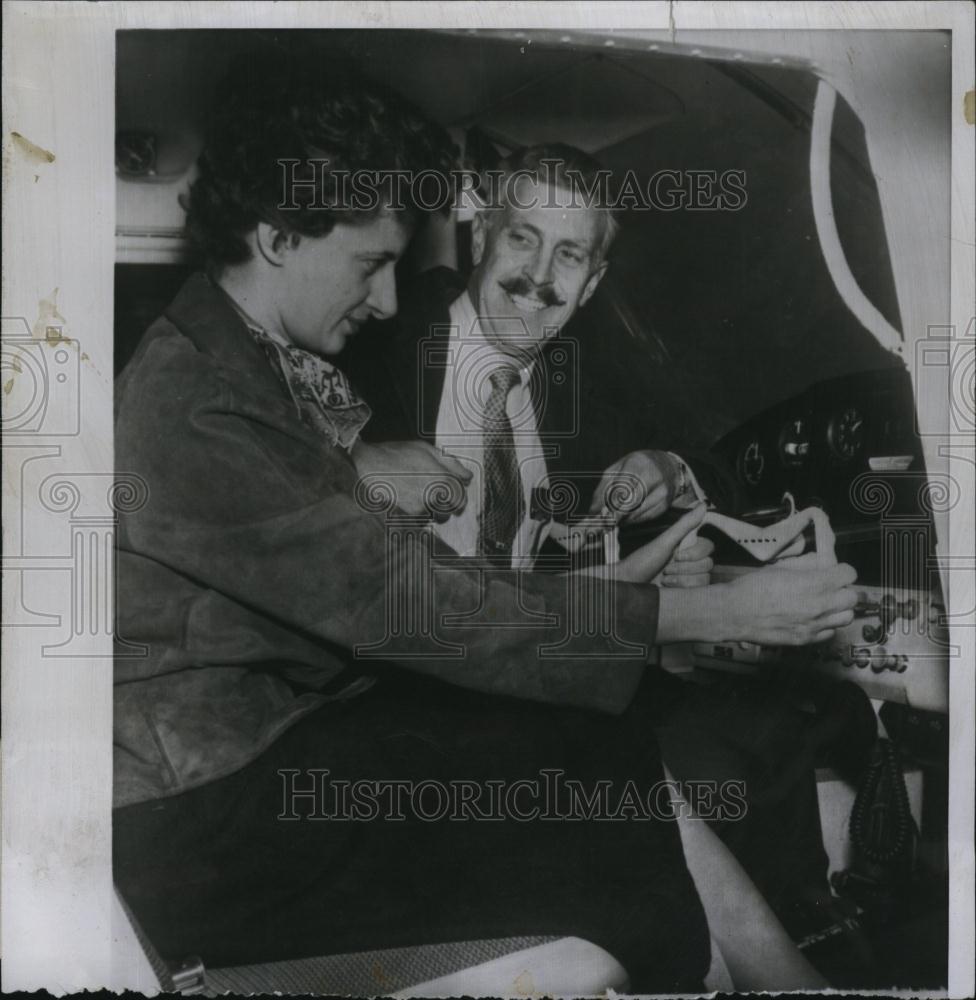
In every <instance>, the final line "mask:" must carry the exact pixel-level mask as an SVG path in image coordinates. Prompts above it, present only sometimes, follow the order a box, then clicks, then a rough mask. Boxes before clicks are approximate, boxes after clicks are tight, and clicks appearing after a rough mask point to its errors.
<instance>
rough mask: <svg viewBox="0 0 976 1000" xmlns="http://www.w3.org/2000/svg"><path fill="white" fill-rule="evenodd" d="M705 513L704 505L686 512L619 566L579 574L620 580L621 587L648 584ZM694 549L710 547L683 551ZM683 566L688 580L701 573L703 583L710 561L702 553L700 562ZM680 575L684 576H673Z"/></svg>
mask: <svg viewBox="0 0 976 1000" xmlns="http://www.w3.org/2000/svg"><path fill="white" fill-rule="evenodd" d="M705 511H706V506H705V504H703V503H702V504H699V505H698V506H697V507H694V508H693V509H692V510H690V511H688V513H687V514H685V515H684V517H682V518H681V519H680V520H678V521H676V522H675V523H674V524H672V525H671V527H669V528H668V529H667V530H666V531H664V532H662V533H661V534H660V535H658V537H657V538H655V539H654V540H653V541H651V542H648V543H647V544H646V545H642V546H641V547H640V548H639V549H637V551H636V552H631V554H630V555H629V556H627V558H626V559H622V560H621V561H620V562H619V563H615V564H614V565H612V566H593V567H591V568H589V569H587V570H584V571H583V572H586V573H589V574H591V575H595V576H603V577H607V578H608V579H613V580H620V581H622V582H623V583H650V582H651V581H652V580H653V579H654V578H655V577H656V576H657V575H658V573H660V572H661V570H662V569H664V568H665V567H667V566H670V565H672V564H673V561H674V559H675V557H676V550H677V548H678V546H679V545H680V544H681V543H682V542H683V541H684V539H685V537H686V536H687V535H689V534H690V533H691V532H692V531H694V530H695V528H697V527H698V526H699V525H700V524H701V523H702V518H704V516H705ZM698 545H702V546H703V550H704V545H708V546H711V543H710V542H704V543H696V544H695V545H694V546H690V547H689V548H688V549H686V550H684V551H686V552H693V551H695V549H696V548H697V546H698ZM707 551H711V549H710V548H709V549H708V550H707ZM706 564H707V566H706ZM687 565H688V566H689V567H691V569H692V573H691V575H692V576H698V575H700V574H701V573H705V575H706V579H707V574H708V573H709V572H710V571H711V568H712V560H711V559H709V558H708V557H707V553H706V555H705V557H703V558H701V559H698V558H695V559H691V560H688V561H687ZM681 575H684V574H681V573H678V574H674V576H681ZM662 582H663V581H662ZM670 585H671V586H696V584H687V583H686V584H674V583H672V584H670Z"/></svg>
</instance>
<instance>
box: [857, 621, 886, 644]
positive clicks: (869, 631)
mask: <svg viewBox="0 0 976 1000" xmlns="http://www.w3.org/2000/svg"><path fill="white" fill-rule="evenodd" d="M861 636H862V638H863V639H864V641H865V642H870V643H871V644H872V645H873V644H874V643H876V642H883V641H884V637H885V630H884V626H882V625H865V626H864V627H863V628H862V629H861Z"/></svg>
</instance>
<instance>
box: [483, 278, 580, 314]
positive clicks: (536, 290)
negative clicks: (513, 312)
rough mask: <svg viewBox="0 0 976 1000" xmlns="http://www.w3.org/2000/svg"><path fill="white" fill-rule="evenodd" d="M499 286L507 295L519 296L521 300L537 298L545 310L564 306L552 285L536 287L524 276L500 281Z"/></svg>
mask: <svg viewBox="0 0 976 1000" xmlns="http://www.w3.org/2000/svg"><path fill="white" fill-rule="evenodd" d="M499 284H500V285H501V286H502V288H504V289H505V291H506V292H508V294H509V295H521V296H522V297H523V298H537V299H539V300H540V301H541V302H542V303H544V305H545V306H546V308H547V309H548V308H549V307H551V306H564V305H566V300H565V299H564V298H562V297H561V296H560V295H559V294H558V293H557V292H556V290H555V288H553V287H552V285H539V286H536V285H534V284H533V283H532V281H531V280H530V279H528V278H526V277H524V276H519V277H517V278H508V279H507V280H505V281H500V282H499Z"/></svg>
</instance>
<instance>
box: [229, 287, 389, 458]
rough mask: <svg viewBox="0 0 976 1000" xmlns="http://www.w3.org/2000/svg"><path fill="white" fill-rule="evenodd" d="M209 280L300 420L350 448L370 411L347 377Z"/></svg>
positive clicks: (334, 441) (330, 439)
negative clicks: (256, 347) (271, 330)
mask: <svg viewBox="0 0 976 1000" xmlns="http://www.w3.org/2000/svg"><path fill="white" fill-rule="evenodd" d="M210 283H211V284H212V285H213V286H214V288H216V289H218V290H219V291H220V292H222V293H223V295H224V297H225V298H226V299H227V301H228V303H229V304H230V305H231V307H232V308H233V309H234V311H235V312H236V313H237V315H238V316H240V317H241V319H242V320H243V321H244V323H245V325H246V326H247V329H248V332H249V333H250V334H251V336H252V337H253V338H254V339H255V340H256V341H257V343H258V344H259V345H260V346H261V348H262V349H263V351H264V353H265V355H267V358H268V361H269V362H270V363H271V367H272V368H273V369H274V372H275V374H276V375H277V376H278V378H279V379H280V380H281V383H282V385H284V387H285V388H286V389H287V390H288V393H289V395H290V396H291V398H292V399H293V400H294V401H295V405H296V406H297V407H298V411H299V413H300V414H301V417H302V420H303V421H304V423H305V424H307V425H308V426H309V427H311V428H313V430H316V431H318V432H319V433H320V434H322V435H324V436H325V437H326V438H328V439H329V441H331V442H332V444H334V445H339V446H341V447H343V448H345V449H346V450H347V451H348V450H349V449H350V448H352V446H353V445H354V444H355V443H356V438H357V437H359V432H360V431H361V430H362V429H363V427H365V426H366V422H367V421H368V420H369V418H370V417H371V416H372V413H373V411H372V410H370V408H369V406H368V405H367V404H366V403H365V402H363V400H361V399H360V398H359V397H358V396H357V395H356V391H355V390H354V389H353V387H352V385H351V384H350V382H349V379H347V378H346V376H345V375H344V374H343V373H342V372H341V371H339V369H338V368H336V366H335V365H332V364H329V362H328V361H326V360H325V359H324V358H320V357H319V356H318V355H317V354H312V353H311V352H310V351H304V350H302V348H300V347H296V346H295V345H294V344H289V343H288V342H287V341H286V340H284V338H282V337H276V336H274V335H273V334H271V333H268V331H267V330H265V329H264V327H262V326H260V325H259V324H258V323H256V322H255V321H254V320H253V319H251V317H250V316H249V315H248V314H247V313H246V312H245V311H244V310H243V309H242V308H241V307H240V305H238V303H237V301H236V300H235V299H234V297H233V296H232V295H231V294H230V293H229V292H228V291H227V290H226V289H225V288H223V287H222V286H221V285H220V284H219V283H218V282H216V281H214V279H213V278H210Z"/></svg>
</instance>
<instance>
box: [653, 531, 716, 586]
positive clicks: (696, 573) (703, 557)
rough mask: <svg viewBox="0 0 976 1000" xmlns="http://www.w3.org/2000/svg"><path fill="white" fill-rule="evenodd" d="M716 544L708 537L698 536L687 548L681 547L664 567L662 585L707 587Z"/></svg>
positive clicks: (709, 581)
mask: <svg viewBox="0 0 976 1000" xmlns="http://www.w3.org/2000/svg"><path fill="white" fill-rule="evenodd" d="M714 551H715V545H714V543H713V542H711V541H710V540H709V539H707V538H698V539H696V540H695V542H694V543H693V544H692V545H689V546H688V547H687V548H679V549H678V550H677V551H676V552H675V554H674V556H673V557H672V558H671V562H669V563H668V564H667V566H665V567H664V575H663V576H662V577H661V579H660V581H659V582H660V584H661V586H662V587H707V586H708V585H709V584H710V583H711V582H712V578H711V572H712V567H713V566H714V563H713V562H712V553H713V552H714Z"/></svg>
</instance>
